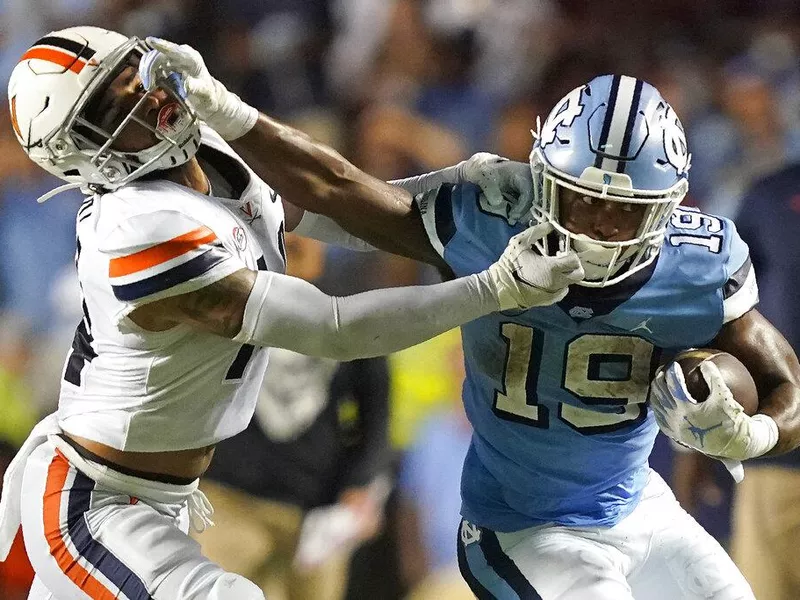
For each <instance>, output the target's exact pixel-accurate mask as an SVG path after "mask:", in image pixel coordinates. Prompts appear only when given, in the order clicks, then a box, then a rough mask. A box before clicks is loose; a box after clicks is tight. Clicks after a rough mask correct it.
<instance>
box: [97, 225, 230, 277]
mask: <svg viewBox="0 0 800 600" xmlns="http://www.w3.org/2000/svg"><path fill="white" fill-rule="evenodd" d="M215 239H217V235H216V234H215V233H214V232H213V231H211V230H210V229H209V228H208V227H198V228H197V229H193V230H192V231H190V232H189V233H184V234H183V235H179V236H178V237H175V238H172V239H171V240H167V241H166V242H161V243H160V244H158V245H157V246H153V247H152V248H147V249H146V250H141V251H139V252H136V253H135V254H129V255H128V256H121V257H119V258H112V259H111V262H110V263H109V265H108V275H109V277H122V276H123V275H130V274H131V273H136V272H138V271H144V270H145V269H149V268H150V267H154V266H156V265H160V264H161V263H163V262H166V261H168V260H172V259H173V258H176V257H178V256H180V255H181V254H186V253H187V252H189V251H190V250H194V249H195V248H197V247H198V246H202V245H203V244H208V243H210V242H213V241H214V240H215Z"/></svg>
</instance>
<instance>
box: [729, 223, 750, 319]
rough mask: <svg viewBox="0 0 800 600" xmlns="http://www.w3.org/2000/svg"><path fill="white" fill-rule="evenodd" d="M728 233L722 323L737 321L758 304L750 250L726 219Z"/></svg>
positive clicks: (734, 227)
mask: <svg viewBox="0 0 800 600" xmlns="http://www.w3.org/2000/svg"><path fill="white" fill-rule="evenodd" d="M726 225H727V227H728V228H729V231H730V232H731V233H730V245H729V251H728V259H727V261H726V271H727V280H726V282H725V285H724V286H723V288H722V308H723V322H724V323H727V322H729V321H733V320H734V319H738V318H739V317H741V316H742V315H743V314H745V313H746V312H747V311H749V310H750V309H752V308H753V307H754V306H755V305H756V304H758V283H757V282H756V272H755V269H754V268H753V261H752V260H750V249H749V248H748V247H747V244H746V243H745V241H744V240H743V239H742V238H741V236H740V235H739V232H738V231H737V230H736V226H735V225H734V224H733V222H732V221H729V220H727V219H726Z"/></svg>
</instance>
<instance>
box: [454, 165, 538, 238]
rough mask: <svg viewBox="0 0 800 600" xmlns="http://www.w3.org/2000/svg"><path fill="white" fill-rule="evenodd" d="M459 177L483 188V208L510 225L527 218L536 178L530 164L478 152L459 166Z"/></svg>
mask: <svg viewBox="0 0 800 600" xmlns="http://www.w3.org/2000/svg"><path fill="white" fill-rule="evenodd" d="M459 179H460V180H462V181H468V182H470V183H474V184H475V185H477V186H478V187H479V188H481V191H482V192H483V195H482V197H481V199H480V203H481V208H482V209H483V210H484V211H486V212H488V213H491V214H493V215H499V216H501V217H503V218H504V219H505V220H506V221H508V224H509V225H516V224H517V223H519V222H520V221H522V220H523V219H526V218H527V217H528V213H529V212H530V210H531V204H533V181H532V179H531V168H530V166H529V165H528V164H527V163H520V162H514V161H510V160H508V159H507V158H503V157H502V156H497V155H496V154H490V153H488V152H478V153H477V154H473V155H472V156H471V157H470V158H469V159H468V160H465V161H464V162H463V163H461V164H460V165H459Z"/></svg>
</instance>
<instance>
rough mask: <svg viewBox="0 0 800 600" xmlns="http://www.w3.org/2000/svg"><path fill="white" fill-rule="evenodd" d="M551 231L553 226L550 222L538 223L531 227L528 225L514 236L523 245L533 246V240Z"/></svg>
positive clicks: (537, 239) (535, 240)
mask: <svg viewBox="0 0 800 600" xmlns="http://www.w3.org/2000/svg"><path fill="white" fill-rule="evenodd" d="M551 231H553V226H552V225H551V224H550V223H538V224H537V225H534V226H533V227H529V228H528V229H526V230H525V231H523V232H522V233H518V234H517V235H515V236H514V237H515V238H516V239H517V240H519V242H520V243H521V244H523V245H525V246H529V247H530V246H533V243H534V242H537V241H539V240H540V239H542V238H543V237H545V236H546V235H547V234H548V233H550V232H551Z"/></svg>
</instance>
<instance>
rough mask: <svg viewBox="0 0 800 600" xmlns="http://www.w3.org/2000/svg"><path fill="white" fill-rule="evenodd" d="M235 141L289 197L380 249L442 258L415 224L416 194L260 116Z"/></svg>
mask: <svg viewBox="0 0 800 600" xmlns="http://www.w3.org/2000/svg"><path fill="white" fill-rule="evenodd" d="M231 145H232V147H233V148H234V149H235V150H236V151H237V152H238V153H239V154H240V155H241V156H242V158H243V159H244V160H245V162H247V164H248V165H249V166H250V167H251V168H252V169H253V170H254V171H255V172H256V173H257V174H258V175H259V177H261V178H262V179H264V181H266V182H267V183H268V184H269V185H270V186H271V187H273V188H274V189H275V190H276V191H277V192H278V193H279V194H280V195H281V196H282V197H283V198H284V199H286V200H287V201H288V202H291V203H292V204H294V205H296V206H298V207H300V208H303V209H305V210H307V211H310V212H313V213H319V214H322V215H325V216H326V217H330V218H331V219H333V220H334V221H336V222H337V223H338V224H339V225H341V226H342V227H343V228H344V229H345V230H346V231H348V232H349V233H351V234H352V235H354V236H356V237H358V238H361V239H363V240H366V241H367V242H368V243H370V244H371V245H373V246H375V247H376V248H380V249H382V250H386V251H388V252H392V253H395V254H401V255H403V256H409V257H411V258H415V259H417V260H423V261H426V262H433V263H438V262H439V258H438V256H437V255H436V253H435V251H433V249H432V248H430V243H429V242H428V239H427V237H426V236H425V232H424V229H423V228H422V227H421V226H419V224H417V223H415V219H416V215H415V213H414V209H413V208H412V204H413V203H412V197H411V194H409V193H408V192H406V191H405V190H403V189H401V188H398V187H395V186H392V185H390V184H388V183H386V182H384V181H381V180H379V179H376V178H375V177H372V176H370V175H367V174H366V173H364V172H363V171H361V170H359V169H357V168H356V167H355V166H354V165H352V164H351V163H350V162H348V161H347V160H346V159H345V158H344V157H343V156H341V155H340V154H339V153H338V152H336V151H335V150H333V149H331V148H328V147H327V146H325V145H323V144H320V143H317V142H316V141H314V140H313V139H312V138H311V137H310V136H308V135H306V134H305V133H303V132H301V131H299V130H297V129H294V128H293V127H289V126H288V125H284V124H282V123H279V122H278V121H275V120H274V119H271V118H269V117H267V116H265V115H260V116H259V119H258V121H257V122H256V125H255V126H254V127H253V128H252V129H251V130H250V131H249V132H248V133H247V134H245V135H244V136H242V137H241V138H239V139H237V140H234V141H233V142H231Z"/></svg>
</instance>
